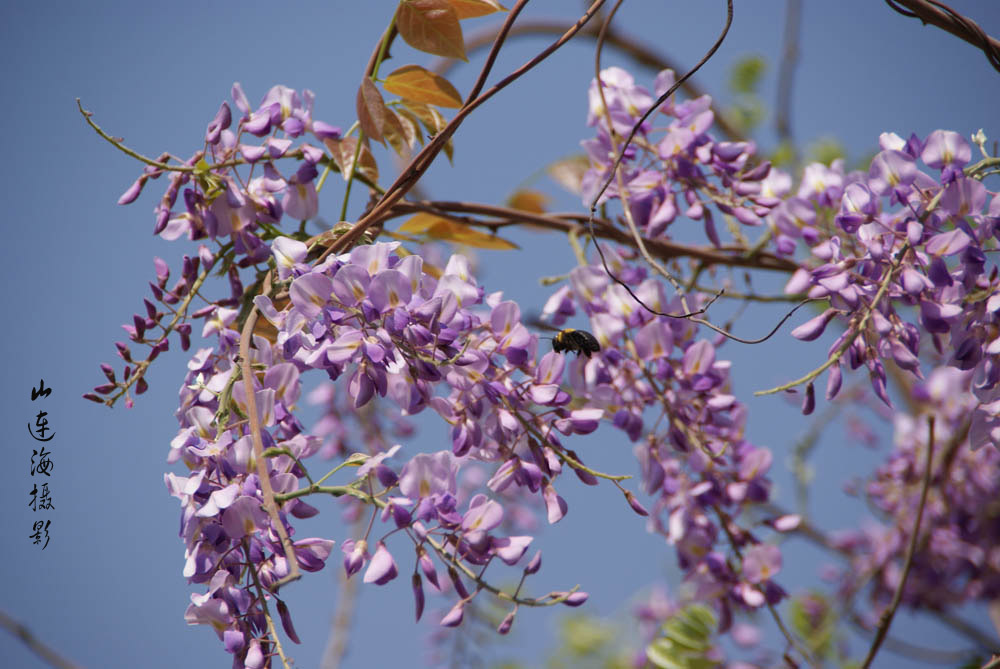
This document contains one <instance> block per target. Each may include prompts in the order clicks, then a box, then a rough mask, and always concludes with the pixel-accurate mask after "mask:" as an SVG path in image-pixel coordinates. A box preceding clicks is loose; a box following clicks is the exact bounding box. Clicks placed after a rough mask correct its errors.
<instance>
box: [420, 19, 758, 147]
mask: <svg viewBox="0 0 1000 669" xmlns="http://www.w3.org/2000/svg"><path fill="white" fill-rule="evenodd" d="M569 28H570V24H568V23H566V22H565V21H558V20H545V19H539V20H534V21H522V22H520V23H518V24H517V25H516V26H514V27H513V28H512V29H511V30H510V32H509V33H508V35H507V41H510V40H511V39H513V38H518V37H532V36H535V35H562V34H563V33H564V32H566V31H567V30H568V29H569ZM599 30H600V29H599V28H598V27H597V26H596V25H594V24H590V25H588V26H587V27H586V28H584V29H583V30H581V31H580V32H579V33H578V36H579V37H585V38H587V39H593V40H596V39H597V37H598V34H599ZM496 35H497V30H496V29H495V28H488V29H486V30H483V31H481V32H477V33H473V34H472V35H469V36H468V37H467V38H466V40H465V51H466V53H470V52H472V51H475V50H477V49H481V48H483V47H485V46H487V45H489V44H492V43H493V40H494V39H495V37H496ZM604 41H605V43H607V44H608V46H612V47H614V48H615V49H618V50H619V51H621V52H622V53H624V54H627V55H628V56H630V57H631V58H632V60H634V61H635V62H636V63H637V64H639V65H642V66H644V67H649V68H651V69H653V70H655V71H657V72H660V71H661V70H673V71H675V72H677V71H679V70H680V68H679V67H678V66H677V64H676V63H674V62H673V61H672V60H671V59H670V58H669V57H667V56H665V55H663V54H662V53H660V52H659V51H657V50H656V48H655V47H653V46H652V45H650V44H644V43H642V42H640V41H639V39H638V38H637V37H636V36H635V35H629V34H626V33H621V32H618V31H617V30H615V29H614V28H613V27H609V28H608V30H607V32H606V34H605V36H604ZM459 63H460V61H458V60H455V59H454V58H447V59H445V58H443V59H441V60H439V61H438V62H436V63H434V65H433V67H432V68H431V69H432V70H434V72H436V73H437V74H441V75H444V74H446V73H447V72H448V71H449V70H451V69H452V68H453V67H455V66H456V65H458V64H459ZM681 90H683V91H684V92H685V93H687V95H688V96H689V97H691V98H700V97H701V96H703V95H705V90H704V89H703V88H701V86H699V85H698V84H696V83H695V82H694V81H693V80H691V79H689V80H687V81H685V82H684V84H683V85H682V86H681ZM715 127H716V128H718V129H719V131H720V132H721V133H722V134H723V135H725V136H726V137H727V138H728V139H730V140H732V141H734V142H739V141H743V140H745V139H746V137H745V136H744V135H743V134H742V133H741V132H740V131H739V130H737V129H736V128H735V127H734V126H733V125H731V124H730V123H729V122H728V121H726V120H725V118H723V117H722V115H716V117H715Z"/></svg>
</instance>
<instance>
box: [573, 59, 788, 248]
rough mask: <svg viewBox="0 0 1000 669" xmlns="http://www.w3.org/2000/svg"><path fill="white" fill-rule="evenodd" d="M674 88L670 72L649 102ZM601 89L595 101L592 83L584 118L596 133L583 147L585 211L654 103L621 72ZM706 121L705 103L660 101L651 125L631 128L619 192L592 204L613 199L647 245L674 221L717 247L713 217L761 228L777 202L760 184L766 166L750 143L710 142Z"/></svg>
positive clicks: (611, 71)
mask: <svg viewBox="0 0 1000 669" xmlns="http://www.w3.org/2000/svg"><path fill="white" fill-rule="evenodd" d="M674 81H675V75H674V72H673V70H664V71H663V72H661V73H660V74H659V75H657V77H656V81H655V83H654V94H655V96H656V97H660V96H661V95H663V94H665V93H666V92H667V91H668V90H669V89H670V87H671V86H672V85H673V84H674ZM601 82H602V84H603V86H602V87H603V98H602V95H601V91H600V90H599V89H598V84H597V82H596V81H594V82H592V83H591V86H590V93H589V97H590V111H589V113H588V116H587V124H588V125H592V126H594V125H596V126H597V137H596V138H594V139H588V140H586V141H584V142H583V147H584V149H585V150H586V152H587V156H588V158H589V159H590V163H591V167H590V169H589V170H587V172H586V173H585V174H584V176H583V180H582V184H581V187H582V195H583V201H584V204H586V205H588V206H589V205H590V203H591V202H592V201H593V200H594V198H595V197H596V195H597V193H598V191H599V189H600V188H601V187H602V186H603V184H604V182H605V181H607V178H608V174H609V172H610V170H611V168H612V166H613V165H614V163H615V161H616V159H617V158H618V153H619V152H618V150H617V149H618V148H620V147H621V146H622V144H623V142H624V139H625V137H627V136H628V134H629V133H630V132H631V130H632V128H633V126H635V125H636V124H637V123H638V122H639V119H640V118H641V117H642V116H643V115H644V114H645V113H646V112H647V111H648V110H649V108H650V107H651V106H652V104H653V101H654V99H653V97H652V96H651V95H650V94H649V91H648V90H647V89H645V88H644V87H642V86H640V85H638V84H636V83H635V79H634V78H633V77H632V75H630V74H629V73H628V72H626V71H625V70H622V69H621V68H617V67H610V68H607V69H606V70H603V71H602V72H601ZM605 103H606V104H607V106H606V107H605ZM661 114H662V115H665V116H666V117H668V118H669V119H670V122H669V124H667V125H666V127H660V126H658V125H657V123H656V122H657V121H660V120H661V119H662V116H661ZM606 117H610V119H611V126H612V128H613V130H614V133H615V137H614V138H612V137H611V136H610V135H609V133H608V128H607V123H606V122H605V120H604V119H605V118H606ZM714 120H715V112H714V111H713V110H712V98H711V97H710V96H708V95H703V96H701V97H699V98H695V99H691V100H685V101H683V102H675V101H674V100H673V98H670V99H668V100H667V102H666V103H664V104H663V105H662V106H661V107H660V108H659V109H658V110H657V113H656V114H654V115H653V116H652V117H651V120H649V121H645V122H643V123H642V124H641V125H639V126H638V132H637V133H636V136H635V138H634V139H633V140H632V142H631V143H630V144H629V146H628V147H627V148H626V149H625V153H624V156H623V158H624V159H623V160H622V163H621V167H622V171H621V174H622V186H619V184H618V182H617V181H616V180H612V181H611V183H610V184H609V186H608V188H607V190H606V191H604V193H603V194H602V195H601V198H600V199H599V200H598V202H599V203H600V202H604V201H607V200H611V199H621V200H622V201H623V202H624V203H625V204H626V206H627V207H628V209H629V213H630V214H631V216H632V218H633V220H634V222H635V224H636V226H637V227H638V229H639V230H641V231H642V233H643V236H644V237H646V238H649V239H656V238H661V237H662V238H667V237H669V235H668V234H667V230H668V228H669V227H670V225H671V224H672V223H674V221H675V220H677V218H678V217H679V216H680V217H683V218H687V219H691V220H695V221H701V222H702V223H703V225H704V229H705V235H706V237H707V238H708V239H709V240H710V241H711V242H712V243H713V244H714V245H715V246H720V245H721V240H720V238H719V234H718V231H717V229H716V225H715V214H713V210H717V211H719V212H721V213H722V214H725V215H729V216H732V217H733V218H735V219H736V220H737V221H739V222H740V223H741V224H743V225H751V226H758V225H762V224H763V223H764V217H766V216H767V215H768V214H769V213H770V211H771V208H773V207H774V206H775V205H777V204H778V202H779V200H778V198H777V197H775V195H774V194H773V193H772V192H770V190H769V189H768V188H766V186H765V184H764V183H763V180H764V178H765V177H767V176H768V174H769V172H770V169H771V164H770V163H769V162H766V161H764V162H760V161H756V160H755V158H756V156H755V154H756V150H757V147H756V144H755V143H754V142H752V141H746V142H724V141H718V140H716V139H715V138H714V137H713V136H712V134H711V133H710V132H709V130H710V128H711V127H712V124H713V122H714ZM622 187H624V193H622V192H621V188H622Z"/></svg>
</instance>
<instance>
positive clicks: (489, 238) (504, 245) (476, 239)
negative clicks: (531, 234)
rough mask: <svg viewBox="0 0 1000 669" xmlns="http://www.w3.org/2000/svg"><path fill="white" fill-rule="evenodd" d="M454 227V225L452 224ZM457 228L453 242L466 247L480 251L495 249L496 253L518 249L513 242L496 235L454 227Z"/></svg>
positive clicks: (462, 226) (473, 229) (464, 227)
mask: <svg viewBox="0 0 1000 669" xmlns="http://www.w3.org/2000/svg"><path fill="white" fill-rule="evenodd" d="M452 225H455V224H452ZM455 227H457V228H458V230H457V232H456V234H455V241H457V242H459V243H461V244H465V245H466V246H474V247H476V248H480V249H496V250H498V251H511V250H514V249H518V248H520V247H519V246H518V245H517V244H515V243H514V242H511V241H508V240H506V239H504V238H502V237H497V236H496V235H491V234H489V233H487V232H483V231H482V230H476V229H475V228H469V227H466V226H464V225H455Z"/></svg>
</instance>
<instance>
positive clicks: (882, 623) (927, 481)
mask: <svg viewBox="0 0 1000 669" xmlns="http://www.w3.org/2000/svg"><path fill="white" fill-rule="evenodd" d="M927 429H928V437H927V462H926V464H925V465H924V481H923V484H922V487H921V490H920V503H919V505H918V506H917V519H916V521H915V522H914V523H913V533H912V534H911V535H910V542H909V545H907V547H906V557H905V558H904V560H903V572H902V574H900V577H899V583H898V584H897V585H896V592H895V593H893V595H892V601H891V602H890V603H889V608H888V609H886V610H885V611H884V612H883V613H882V617H881V618H880V619H879V624H878V629H877V630H876V632H875V639H874V641H872V645H871V648H869V649H868V656H867V657H865V660H864V662H862V663H861V669H868V667H870V666H871V663H872V661H873V660H874V659H875V655H876V653H878V649H879V646H881V645H882V642H883V641H884V640H885V636H886V634H888V633H889V625H891V624H892V618H893V616H894V615H896V609H897V608H899V603H900V602H901V601H903V589H904V587H905V586H906V578H907V576H909V575H910V567H911V566H913V555H914V554H915V553H916V552H917V538H918V537H919V535H920V521H921V519H922V518H923V515H924V504H926V502H927V492H928V491H929V490H930V487H931V478H932V477H931V471H932V470H933V469H934V467H933V465H934V459H933V458H934V416H929V417H928V418H927Z"/></svg>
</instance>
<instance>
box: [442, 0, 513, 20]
mask: <svg viewBox="0 0 1000 669" xmlns="http://www.w3.org/2000/svg"><path fill="white" fill-rule="evenodd" d="M448 4H450V5H451V6H452V7H453V8H454V9H455V14H457V15H458V18H459V19H474V18H476V17H477V16H486V15H487V14H494V13H496V12H506V11H507V8H506V7H504V6H503V5H501V4H500V3H499V2H496V0H448Z"/></svg>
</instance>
